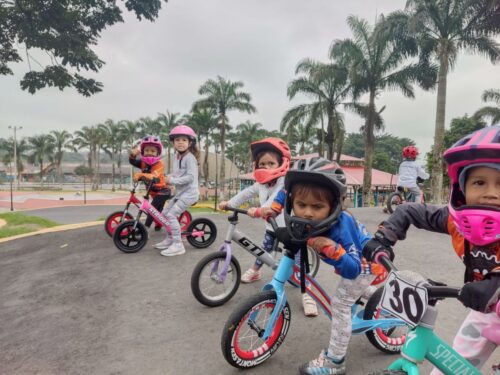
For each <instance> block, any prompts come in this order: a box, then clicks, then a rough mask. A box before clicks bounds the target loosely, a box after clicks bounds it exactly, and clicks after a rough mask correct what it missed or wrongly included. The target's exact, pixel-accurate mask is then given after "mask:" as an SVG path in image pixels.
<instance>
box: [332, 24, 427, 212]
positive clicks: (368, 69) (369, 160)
mask: <svg viewBox="0 0 500 375" xmlns="http://www.w3.org/2000/svg"><path fill="white" fill-rule="evenodd" d="M347 22H348V24H349V27H350V28H351V31H352V32H353V34H354V38H353V39H345V40H336V41H335V42H334V43H333V45H332V47H331V50H330V56H331V57H332V58H333V59H335V60H337V61H339V62H341V63H342V64H345V66H347V67H348V69H349V74H350V79H351V82H352V85H353V98H354V99H355V100H356V99H357V98H358V97H359V96H360V95H361V94H364V93H367V94H368V96H369V102H368V113H367V117H366V121H365V132H364V135H365V165H364V173H363V204H364V205H365V206H368V205H369V204H370V202H371V179H372V165H373V153H374V148H375V135H374V127H375V119H376V112H377V111H376V107H375V98H376V97H377V96H378V95H379V94H380V93H381V92H382V91H384V90H388V89H392V90H399V91H401V92H402V93H403V95H405V96H406V97H408V98H413V97H414V96H415V95H414V92H413V87H412V84H414V83H417V84H419V85H420V86H421V87H422V88H424V89H428V88H430V87H432V86H433V85H434V82H435V77H436V68H435V67H433V66H430V65H428V64H426V63H421V62H418V63H414V62H409V63H408V62H407V63H406V64H403V63H404V62H405V60H407V58H408V56H411V55H412V54H415V53H417V48H416V45H415V43H412V40H411V39H410V38H407V39H403V38H401V39H400V40H395V39H394V36H393V34H392V33H391V32H389V30H387V29H386V28H385V24H384V18H383V17H380V19H379V21H378V22H377V23H376V24H375V26H374V27H371V26H370V25H369V24H368V22H367V21H365V20H363V19H360V18H357V17H355V16H350V17H349V18H348V19H347Z"/></svg>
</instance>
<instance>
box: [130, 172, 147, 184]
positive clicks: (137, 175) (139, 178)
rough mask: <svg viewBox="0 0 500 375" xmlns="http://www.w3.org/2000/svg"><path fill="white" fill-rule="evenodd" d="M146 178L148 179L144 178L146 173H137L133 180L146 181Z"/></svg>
mask: <svg viewBox="0 0 500 375" xmlns="http://www.w3.org/2000/svg"><path fill="white" fill-rule="evenodd" d="M145 178H146V177H144V173H141V172H137V173H134V178H133V180H134V181H135V182H137V181H140V180H143V179H145Z"/></svg>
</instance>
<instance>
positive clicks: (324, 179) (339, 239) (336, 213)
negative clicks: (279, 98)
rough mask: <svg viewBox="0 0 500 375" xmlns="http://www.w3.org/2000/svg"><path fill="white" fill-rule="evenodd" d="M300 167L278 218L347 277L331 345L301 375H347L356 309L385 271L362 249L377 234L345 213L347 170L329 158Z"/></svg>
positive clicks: (288, 182) (280, 200) (290, 176)
mask: <svg viewBox="0 0 500 375" xmlns="http://www.w3.org/2000/svg"><path fill="white" fill-rule="evenodd" d="M328 165H330V166H332V168H328ZM296 168H299V169H295V170H294V169H291V170H290V171H289V172H288V173H287V175H286V177H285V190H283V191H281V192H280V193H279V194H278V196H277V197H276V199H275V201H274V202H273V205H272V206H271V207H272V209H273V210H274V212H275V213H277V212H281V210H283V208H284V211H285V223H286V227H287V229H288V233H289V235H290V237H291V238H292V239H295V240H307V245H308V246H309V247H312V248H313V249H314V250H315V251H316V252H317V253H318V254H319V255H320V257H321V258H322V260H324V261H325V262H326V263H328V264H330V265H332V266H333V267H335V271H336V272H337V273H338V274H340V276H341V277H342V278H341V280H340V282H339V284H338V286H337V289H336V291H335V293H334V295H333V296H332V306H331V307H332V325H331V336H330V343H329V346H328V348H327V349H326V350H322V351H321V353H320V355H319V357H318V358H316V359H314V360H312V361H309V362H307V363H305V364H303V365H302V366H301V367H300V373H301V374H303V375H304V374H309V375H313V374H320V373H321V374H345V372H346V367H345V355H346V353H347V347H348V344H349V340H350V337H351V307H352V305H353V304H354V303H355V302H356V301H357V300H358V298H360V297H361V296H362V295H364V294H365V291H366V290H367V289H368V288H369V287H370V285H371V284H372V282H373V281H374V280H375V279H376V277H377V275H378V274H380V273H382V272H383V269H382V268H381V267H376V265H373V266H372V265H371V264H368V263H367V262H365V261H363V260H362V257H361V252H362V249H363V247H364V245H365V244H366V243H367V242H368V241H369V240H370V239H371V235H370V234H368V232H367V230H366V228H365V226H364V225H362V224H360V223H359V222H357V221H356V219H355V218H354V217H353V216H352V215H350V214H349V213H347V212H346V211H344V210H343V208H342V203H343V199H344V197H345V194H346V189H347V188H346V185H345V175H344V173H343V171H342V170H341V169H340V168H337V167H336V166H335V165H332V163H331V162H330V161H327V160H325V159H323V158H319V159H317V160H314V161H313V162H312V163H311V162H309V163H303V165H302V166H301V165H300V164H298V165H296ZM300 168H302V169H300ZM262 215H263V216H268V215H273V216H274V213H273V212H272V211H271V210H270V209H267V210H264V211H263V212H262Z"/></svg>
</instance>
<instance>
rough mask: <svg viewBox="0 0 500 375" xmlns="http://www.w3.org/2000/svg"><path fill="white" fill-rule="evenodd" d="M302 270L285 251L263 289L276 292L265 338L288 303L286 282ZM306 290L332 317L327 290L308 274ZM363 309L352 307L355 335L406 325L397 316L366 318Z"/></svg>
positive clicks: (253, 314) (253, 316)
mask: <svg viewBox="0 0 500 375" xmlns="http://www.w3.org/2000/svg"><path fill="white" fill-rule="evenodd" d="M294 272H295V273H297V272H300V270H299V268H298V267H297V266H296V265H295V260H294V259H292V257H290V253H289V252H288V251H286V252H285V255H284V256H283V257H282V258H281V260H280V262H279V265H278V268H277V269H276V271H275V273H274V276H273V279H272V281H271V282H270V283H268V284H266V285H265V286H264V287H263V288H262V290H263V291H267V290H274V291H275V292H276V297H277V301H276V306H275V308H274V310H273V312H272V314H271V318H270V319H269V321H268V323H267V325H266V329H265V331H264V335H263V337H262V339H263V340H267V339H268V338H269V336H270V335H271V334H272V332H273V330H274V327H275V325H276V321H277V319H278V317H279V314H280V313H281V311H282V310H283V308H284V307H285V304H286V292H285V287H284V285H285V283H286V281H287V280H288V279H289V278H290V276H292V274H293V273H294ZM305 278H306V292H307V294H309V295H310V296H311V297H312V298H313V299H314V300H315V301H316V302H317V303H318V305H319V306H320V307H321V309H322V310H323V312H324V313H325V315H326V316H327V317H328V318H329V319H332V312H331V310H330V306H331V304H330V296H329V295H328V293H326V291H325V290H324V289H323V288H321V286H320V285H319V284H318V282H317V281H316V279H314V277H312V276H310V275H308V274H306V275H305ZM255 314H257V312H253V313H252V314H251V315H250V319H252V320H253V319H255ZM360 315H361V311H358V305H357V304H354V305H353V306H352V309H351V319H352V333H353V335H359V334H363V333H365V332H366V331H370V330H374V329H378V328H380V329H382V330H387V329H389V328H392V327H396V326H404V325H406V324H405V323H404V322H403V321H402V320H400V319H397V318H389V319H377V320H364V319H362V318H361V317H360Z"/></svg>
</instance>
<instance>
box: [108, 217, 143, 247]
mask: <svg viewBox="0 0 500 375" xmlns="http://www.w3.org/2000/svg"><path fill="white" fill-rule="evenodd" d="M136 224H137V225H136ZM134 225H136V227H135V229H134ZM113 242H114V244H115V246H116V247H117V248H118V249H119V250H121V251H123V252H124V253H136V252H138V251H139V250H141V249H142V248H143V247H144V246H145V245H146V243H147V242H148V231H147V229H146V227H145V226H144V224H143V223H141V222H136V221H135V220H131V221H124V222H123V223H121V224H120V225H118V226H117V227H116V229H115V232H114V233H113Z"/></svg>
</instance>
